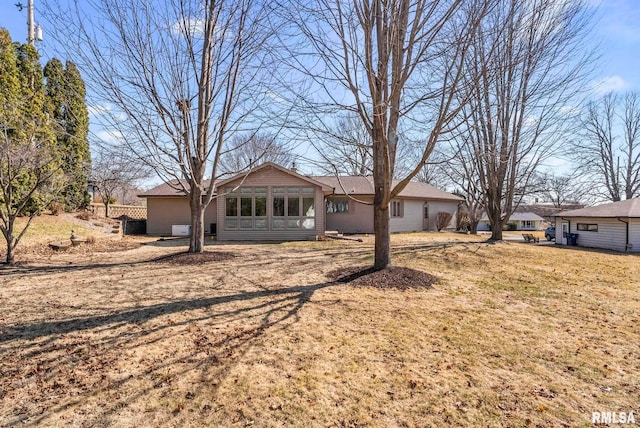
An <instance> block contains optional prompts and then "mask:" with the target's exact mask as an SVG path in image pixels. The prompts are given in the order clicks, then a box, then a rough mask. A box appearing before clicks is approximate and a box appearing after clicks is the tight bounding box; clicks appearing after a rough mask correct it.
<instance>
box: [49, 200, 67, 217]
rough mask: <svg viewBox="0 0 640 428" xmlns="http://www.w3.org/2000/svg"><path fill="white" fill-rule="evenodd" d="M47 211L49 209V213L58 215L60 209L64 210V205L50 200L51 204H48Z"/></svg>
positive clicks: (60, 211)
mask: <svg viewBox="0 0 640 428" xmlns="http://www.w3.org/2000/svg"><path fill="white" fill-rule="evenodd" d="M49 211H51V215H55V216H58V215H60V214H62V211H64V205H63V204H62V203H60V202H51V205H49Z"/></svg>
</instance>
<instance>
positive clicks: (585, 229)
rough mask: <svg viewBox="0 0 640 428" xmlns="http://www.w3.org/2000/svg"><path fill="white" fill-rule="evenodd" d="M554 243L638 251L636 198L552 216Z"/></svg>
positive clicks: (639, 225)
mask: <svg viewBox="0 0 640 428" xmlns="http://www.w3.org/2000/svg"><path fill="white" fill-rule="evenodd" d="M555 224H556V243H557V244H561V245H568V244H569V243H570V242H571V238H572V234H573V236H576V235H577V237H576V239H575V241H576V242H575V244H576V245H577V246H579V247H590V248H604V249H608V250H615V251H625V252H640V198H634V199H627V200H626V201H620V202H612V203H609V204H603V205H598V206H595V207H588V208H581V209H577V210H570V211H563V212H560V213H558V214H556V216H555Z"/></svg>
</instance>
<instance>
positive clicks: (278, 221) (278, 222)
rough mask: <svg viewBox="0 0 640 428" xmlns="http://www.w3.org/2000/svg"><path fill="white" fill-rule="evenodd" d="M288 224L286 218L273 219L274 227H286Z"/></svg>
mask: <svg viewBox="0 0 640 428" xmlns="http://www.w3.org/2000/svg"><path fill="white" fill-rule="evenodd" d="M285 226H286V223H285V221H284V220H282V219H273V228H274V229H284V228H285Z"/></svg>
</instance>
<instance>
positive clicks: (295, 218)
mask: <svg viewBox="0 0 640 428" xmlns="http://www.w3.org/2000/svg"><path fill="white" fill-rule="evenodd" d="M332 180H336V181H337V179H336V177H305V176H303V175H300V174H298V173H297V172H296V171H295V170H289V169H286V168H283V167H281V166H279V165H276V164H274V163H271V162H267V163H264V164H262V165H260V166H258V167H256V168H254V169H253V170H251V171H250V172H248V173H245V174H241V175H238V176H235V177H232V178H230V179H227V180H222V181H220V182H218V183H216V188H217V191H218V192H219V194H218V196H217V197H216V198H215V199H213V200H212V202H211V204H210V205H209V206H208V207H207V209H206V210H205V214H204V219H205V228H206V229H207V230H208V232H209V233H210V234H216V235H217V239H218V240H221V241H225V240H277V241H287V240H306V239H311V238H315V237H316V236H318V235H322V234H324V233H325V230H338V231H340V232H344V233H372V232H373V207H372V206H370V205H366V204H362V203H360V202H356V201H353V200H350V199H348V198H347V197H346V196H344V195H345V193H344V192H343V191H342V189H341V186H340V185H339V184H337V183H334V182H333V181H332ZM340 180H341V181H342V182H343V184H344V182H348V183H351V185H352V187H351V188H349V186H347V187H346V188H347V189H348V191H349V189H351V190H354V191H353V192H352V191H349V194H350V195H351V196H354V197H360V198H361V200H363V201H364V200H368V201H372V200H373V186H372V184H371V183H372V181H371V179H370V178H367V177H344V178H342V177H341V179H340ZM366 183H368V184H366ZM176 184H177V183H176ZM356 184H358V187H354V186H355V185H356ZM334 185H335V186H334ZM355 190H358V192H359V193H355ZM139 196H140V197H142V198H146V200H147V233H148V234H150V235H171V234H172V230H173V229H174V227H173V226H176V225H177V226H188V225H190V224H191V219H190V209H189V199H188V197H187V196H186V195H185V194H184V193H182V192H180V191H177V190H175V189H174V188H173V187H171V186H170V185H168V184H162V185H160V186H157V187H155V188H153V189H151V190H149V191H147V192H145V193H143V194H141V195H139ZM459 201H461V198H459V197H457V196H454V195H451V194H449V193H446V192H443V191H441V190H438V189H436V188H434V187H433V186H430V185H428V184H423V183H413V182H412V183H409V185H408V186H407V188H406V189H405V190H404V191H403V192H401V193H400V195H399V197H398V198H397V199H395V200H394V201H392V204H391V209H390V214H391V231H392V232H403V231H421V230H435V216H436V214H437V212H439V211H447V212H449V213H450V214H452V217H453V219H452V221H451V224H452V225H455V214H456V210H457V206H458V203H459Z"/></svg>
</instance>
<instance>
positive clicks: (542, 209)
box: [516, 203, 584, 224]
mask: <svg viewBox="0 0 640 428" xmlns="http://www.w3.org/2000/svg"><path fill="white" fill-rule="evenodd" d="M578 208H584V205H582V204H577V203H568V204H563V205H561V206H559V207H556V206H554V205H553V204H551V203H536V204H520V205H518V208H516V212H517V213H526V212H529V213H534V214H537V215H539V216H540V217H542V218H543V219H544V220H545V221H546V222H548V223H549V224H553V222H554V217H555V215H556V214H558V213H559V212H560V211H567V210H577V209H578Z"/></svg>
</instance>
